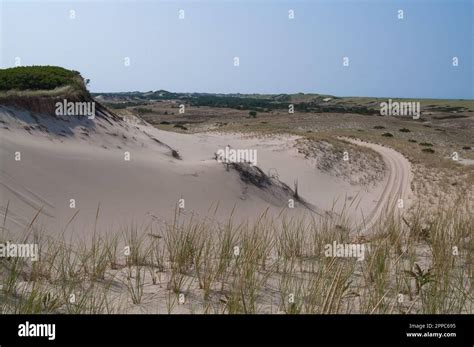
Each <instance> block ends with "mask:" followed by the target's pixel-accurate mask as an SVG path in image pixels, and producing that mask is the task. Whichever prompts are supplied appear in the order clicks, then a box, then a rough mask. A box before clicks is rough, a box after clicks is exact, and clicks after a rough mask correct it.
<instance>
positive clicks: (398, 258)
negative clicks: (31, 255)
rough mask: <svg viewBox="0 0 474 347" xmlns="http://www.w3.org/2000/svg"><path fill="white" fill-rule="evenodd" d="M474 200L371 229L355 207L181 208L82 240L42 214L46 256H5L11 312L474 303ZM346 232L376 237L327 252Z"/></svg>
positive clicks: (448, 308) (39, 238) (2, 266)
mask: <svg viewBox="0 0 474 347" xmlns="http://www.w3.org/2000/svg"><path fill="white" fill-rule="evenodd" d="M470 208H471V206H470V201H469V200H468V199H467V197H466V196H460V197H458V199H457V200H456V201H451V202H449V201H442V202H440V204H438V209H437V211H436V213H426V211H425V210H423V209H422V208H418V209H417V208H415V209H414V211H413V212H412V213H411V214H410V215H408V214H407V215H405V216H399V215H397V214H394V213H391V212H390V211H387V213H386V214H385V215H384V217H383V218H382V219H381V220H380V221H379V222H378V223H377V225H375V226H374V228H373V230H372V232H371V233H370V234H368V235H364V237H362V236H360V235H354V234H352V233H350V232H349V229H350V228H349V224H348V223H349V222H350V221H349V220H347V218H345V217H344V216H339V217H336V216H332V217H330V216H326V217H321V218H318V219H315V218H306V219H303V218H301V219H297V218H286V217H285V216H284V214H281V215H280V216H279V217H278V218H275V219H272V218H271V217H270V216H268V215H267V213H266V212H264V213H262V215H261V217H260V218H259V219H258V220H257V221H256V222H255V223H243V224H238V225H236V224H235V223H233V222H232V218H229V222H228V223H226V224H224V225H221V224H217V223H214V222H209V221H206V222H204V221H202V220H197V219H195V218H193V217H189V218H185V217H184V216H182V215H180V212H179V209H178V210H177V211H176V216H175V218H174V220H173V221H171V222H170V223H168V224H166V225H164V226H162V227H161V228H160V229H158V230H156V229H155V230H151V226H140V227H139V226H137V225H132V226H129V227H127V228H125V229H124V230H123V231H122V233H116V234H113V235H107V236H106V237H98V236H96V235H97V233H94V234H93V236H92V238H91V239H90V240H89V241H88V242H83V243H81V244H80V245H74V246H71V245H69V244H68V243H67V242H66V241H65V240H57V239H50V238H48V237H46V236H45V233H44V231H43V230H37V229H36V228H35V223H34V222H35V221H34V220H33V221H32V223H31V227H30V228H28V230H26V231H25V234H24V235H23V237H22V238H19V239H18V240H15V242H18V243H25V242H35V243H38V244H39V245H40V250H41V256H40V258H39V260H38V261H36V262H31V261H30V260H29V259H24V258H1V259H0V278H1V279H2V289H1V291H0V297H1V301H0V312H2V313H52V312H60V313H125V312H137V310H138V311H139V312H141V311H143V310H144V311H146V312H156V313H173V312H180V313H183V312H189V313H244V314H249V313H250V314H254V313H277V312H284V313H288V314H296V313H324V314H332V313H371V314H373V313H375V314H380V313H473V306H472V302H473V293H472V278H473V276H472V275H473V266H472V261H473V253H474V252H473V250H474V249H473V248H474V243H473V235H472V230H473V229H474V218H473V216H474V215H473V214H472V211H471V210H470ZM2 230H3V231H2V235H3V236H2V239H1V241H2V242H5V241H6V235H7V234H8V230H6V229H5V228H3V229H2ZM334 241H336V242H337V243H347V244H349V243H359V244H364V245H365V246H367V247H369V245H370V247H369V248H367V249H366V252H365V256H364V259H363V260H360V261H359V260H357V259H356V258H353V257H327V256H325V253H324V249H325V245H327V244H332V243H333V242H334ZM122 246H123V247H124V248H123V249H124V252H122ZM125 250H126V251H125Z"/></svg>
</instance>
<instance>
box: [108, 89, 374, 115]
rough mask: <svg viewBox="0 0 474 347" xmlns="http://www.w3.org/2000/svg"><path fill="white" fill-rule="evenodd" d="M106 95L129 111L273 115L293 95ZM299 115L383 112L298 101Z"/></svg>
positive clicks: (361, 107)
mask: <svg viewBox="0 0 474 347" xmlns="http://www.w3.org/2000/svg"><path fill="white" fill-rule="evenodd" d="M101 95H103V96H109V97H113V98H114V99H117V98H118V99H121V100H122V102H120V103H111V104H109V106H110V107H112V108H117V109H118V108H126V107H131V106H141V105H144V104H143V101H161V100H179V102H182V103H185V104H188V105H191V106H207V107H221V108H232V109H236V110H248V111H256V112H270V111H272V110H288V109H289V107H290V105H291V104H292V103H291V97H290V95H286V94H279V95H265V96H263V95H262V96H261V97H254V96H253V95H252V96H250V95H244V96H239V95H222V94H201V93H171V92H167V91H156V92H148V93H139V92H131V93H117V94H114V93H106V94H101ZM293 105H294V111H295V112H314V113H322V112H325V113H331V112H332V113H356V114H366V115H372V114H378V113H379V111H378V110H377V109H374V108H369V107H366V106H355V105H347V104H344V103H343V102H340V101H336V102H335V103H326V102H323V101H322V99H316V100H311V101H306V102H295V103H294V104H293Z"/></svg>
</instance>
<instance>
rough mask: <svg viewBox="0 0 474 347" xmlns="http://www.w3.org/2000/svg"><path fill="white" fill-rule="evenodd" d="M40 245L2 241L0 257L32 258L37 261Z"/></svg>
mask: <svg viewBox="0 0 474 347" xmlns="http://www.w3.org/2000/svg"><path fill="white" fill-rule="evenodd" d="M38 257H39V253H38V245H37V244H35V243H10V241H7V242H6V243H0V258H30V259H31V261H37V260H38Z"/></svg>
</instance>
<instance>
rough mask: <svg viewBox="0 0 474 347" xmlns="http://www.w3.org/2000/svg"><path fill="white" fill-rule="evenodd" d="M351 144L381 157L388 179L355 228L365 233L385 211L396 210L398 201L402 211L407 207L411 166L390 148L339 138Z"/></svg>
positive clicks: (409, 193)
mask: <svg viewBox="0 0 474 347" xmlns="http://www.w3.org/2000/svg"><path fill="white" fill-rule="evenodd" d="M341 139H342V140H344V141H347V142H350V143H352V144H355V145H358V146H363V147H367V148H370V149H372V150H374V151H375V152H377V153H379V154H380V155H381V156H382V159H383V161H384V162H385V165H386V167H387V171H388V177H387V181H386V182H385V187H384V189H383V191H382V193H381V194H380V196H379V198H378V199H377V203H376V205H375V207H374V208H373V210H372V211H370V213H369V214H368V215H367V216H364V221H363V222H362V223H361V224H360V225H359V226H358V227H357V228H356V229H357V230H358V231H359V232H361V233H363V234H365V233H367V232H368V231H369V230H370V229H371V228H372V227H373V226H374V225H375V224H376V222H377V220H378V219H379V218H380V217H382V216H383V214H384V212H387V211H388V210H387V209H390V208H397V203H398V201H399V199H402V200H403V209H406V208H407V206H408V199H409V198H410V195H411V189H410V183H411V178H412V174H411V165H410V162H409V161H408V159H406V158H405V157H404V156H403V155H402V154H400V153H399V152H397V151H395V150H394V149H392V148H389V147H385V146H382V145H378V144H375V143H370V142H364V141H362V140H354V139H350V138H341Z"/></svg>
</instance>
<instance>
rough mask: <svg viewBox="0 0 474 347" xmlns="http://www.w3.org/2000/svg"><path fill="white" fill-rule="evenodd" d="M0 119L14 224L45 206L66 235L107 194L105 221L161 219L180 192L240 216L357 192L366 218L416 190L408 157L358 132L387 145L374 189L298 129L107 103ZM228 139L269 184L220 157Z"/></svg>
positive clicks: (359, 213)
mask: <svg viewBox="0 0 474 347" xmlns="http://www.w3.org/2000/svg"><path fill="white" fill-rule="evenodd" d="M0 122H1V125H3V127H2V128H0V134H1V147H0V158H1V163H0V166H1V171H0V198H1V201H0V203H1V209H0V217H1V218H2V219H3V218H4V214H5V211H6V207H7V204H8V210H9V211H8V214H7V221H6V223H7V226H8V227H9V228H24V227H25V226H27V225H28V223H29V222H30V220H31V218H33V216H34V215H35V213H36V211H38V210H39V209H41V214H40V217H39V219H38V222H39V223H40V224H42V225H43V226H44V228H45V229H46V230H47V231H48V232H50V233H53V234H54V233H59V232H63V231H64V230H63V229H64V227H65V226H66V225H67V230H66V233H67V234H68V235H74V236H81V237H82V236H83V235H86V234H87V233H90V232H92V230H93V226H94V223H95V219H96V213H97V209H98V206H99V204H100V210H99V220H98V226H97V229H98V230H104V231H109V230H111V229H113V228H120V227H121V226H122V227H123V226H124V225H127V224H130V223H131V221H135V222H136V223H139V224H143V223H149V222H152V221H154V222H157V223H163V222H164V221H165V220H167V219H170V218H172V217H173V212H174V210H175V208H176V205H177V203H178V201H179V199H181V198H182V199H184V203H185V208H184V214H187V215H189V214H195V215H196V216H197V217H205V216H212V217H213V218H216V219H217V220H220V221H224V220H226V219H227V218H228V217H229V215H230V214H231V213H233V217H234V220H239V221H241V220H245V219H253V218H256V217H257V216H258V214H259V213H261V212H262V211H264V210H265V209H267V208H268V209H269V213H275V214H277V213H280V212H281V210H282V209H285V210H286V212H287V213H288V214H289V215H294V214H306V215H307V214H309V215H311V214H313V213H326V212H327V211H330V210H332V209H334V210H335V211H336V212H337V211H339V210H341V209H342V208H343V205H344V202H345V201H347V200H352V199H357V200H358V204H357V208H355V209H353V210H352V211H351V212H350V213H351V216H352V217H354V218H355V220H357V222H358V223H362V220H363V219H364V218H365V219H366V225H368V224H370V223H373V221H374V220H375V219H376V218H377V217H378V216H379V215H380V214H381V212H382V210H383V207H384V205H385V203H386V202H387V201H388V200H389V199H390V198H393V197H394V195H396V196H399V197H401V198H407V197H408V193H409V182H410V179H409V177H410V165H409V163H408V161H407V160H406V159H405V158H403V156H401V155H400V154H398V153H397V152H395V151H393V150H391V149H388V148H384V147H382V146H378V145H374V144H366V143H364V144H362V143H360V142H355V143H357V144H359V145H364V146H369V147H370V148H372V149H373V150H375V151H377V152H379V153H380V154H381V155H382V156H383V158H384V160H385V161H386V163H387V164H388V171H389V172H388V174H387V175H386V177H385V179H384V180H383V181H381V182H377V183H376V184H375V185H373V186H372V187H371V188H370V189H368V188H367V187H360V186H355V185H352V184H350V183H348V182H345V181H343V180H340V179H337V178H335V177H333V176H331V175H330V174H328V173H325V172H321V171H320V170H318V169H317V168H316V167H315V165H314V164H313V163H311V161H309V160H307V159H306V158H305V157H304V156H303V155H302V154H301V153H299V151H298V149H297V147H296V146H295V143H296V140H297V137H295V136H280V135H279V136H278V137H276V136H275V137H249V136H243V135H241V134H216V133H205V134H189V135H188V134H177V133H172V132H165V131H161V130H158V129H156V128H154V127H152V126H150V125H148V124H147V123H145V122H143V121H139V122H133V120H132V121H129V122H125V121H122V120H119V119H116V118H115V117H112V116H110V115H109V114H107V112H106V111H103V114H101V115H100V116H99V117H96V119H94V120H88V119H87V118H77V117H76V118H72V119H71V118H69V119H67V118H66V119H58V118H57V117H53V116H47V115H44V116H41V117H38V116H32V115H31V114H29V113H28V112H24V111H18V110H15V109H11V108H6V107H2V108H0ZM226 146H230V147H229V148H235V149H252V150H256V151H257V153H258V162H257V167H258V168H259V169H261V172H262V173H264V174H265V175H266V177H267V178H268V179H269V182H270V183H269V185H267V186H265V187H259V186H258V185H255V184H252V183H251V182H246V181H245V180H243V179H242V173H240V174H239V172H238V171H237V170H235V168H233V167H230V168H226V165H224V164H222V163H220V162H218V161H216V158H215V153H216V152H217V151H218V150H219V149H224V148H225V147H226ZM18 152H19V153H20V154H21V160H19V161H16V160H15V154H17V153H18ZM126 152H128V154H129V157H130V160H129V161H127V160H125V158H126V155H127V154H126ZM296 181H297V182H298V194H299V196H300V197H301V198H302V199H303V200H304V201H305V202H306V204H304V203H302V202H298V201H297V202H296V204H295V208H294V209H291V208H288V199H292V198H293V193H294V192H293V191H291V189H292V188H294V183H295V182H296ZM287 188H289V189H287ZM71 199H74V201H75V208H71ZM217 206H218V208H217V212H214V209H215V208H216V207H217ZM73 216H75V217H74V219H73V220H72V221H70V220H71V218H72V217H73Z"/></svg>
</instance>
